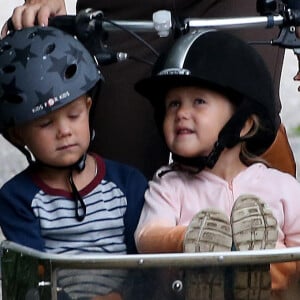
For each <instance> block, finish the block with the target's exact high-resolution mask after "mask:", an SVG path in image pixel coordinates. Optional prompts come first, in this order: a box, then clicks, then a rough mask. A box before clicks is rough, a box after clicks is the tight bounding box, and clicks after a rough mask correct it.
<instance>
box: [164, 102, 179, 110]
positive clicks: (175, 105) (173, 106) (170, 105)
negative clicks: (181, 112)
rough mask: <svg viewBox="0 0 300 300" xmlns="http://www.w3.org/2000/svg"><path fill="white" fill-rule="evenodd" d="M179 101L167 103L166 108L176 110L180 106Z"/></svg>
mask: <svg viewBox="0 0 300 300" xmlns="http://www.w3.org/2000/svg"><path fill="white" fill-rule="evenodd" d="M179 104H180V103H179V101H178V100H171V101H167V102H166V107H167V109H169V108H176V107H178V106H179Z"/></svg>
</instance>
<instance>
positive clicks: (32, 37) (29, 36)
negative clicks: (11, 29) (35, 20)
mask: <svg viewBox="0 0 300 300" xmlns="http://www.w3.org/2000/svg"><path fill="white" fill-rule="evenodd" d="M35 36H36V31H33V32H30V34H29V35H28V39H29V40H32V39H34V37H35Z"/></svg>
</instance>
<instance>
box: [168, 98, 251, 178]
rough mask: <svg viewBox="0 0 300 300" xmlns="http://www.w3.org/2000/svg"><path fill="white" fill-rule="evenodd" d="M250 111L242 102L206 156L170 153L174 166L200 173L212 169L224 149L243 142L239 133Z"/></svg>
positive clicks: (245, 102) (248, 104) (244, 102)
mask: <svg viewBox="0 0 300 300" xmlns="http://www.w3.org/2000/svg"><path fill="white" fill-rule="evenodd" d="M252 111H253V109H252V105H251V104H250V103H249V102H247V101H243V102H242V103H241V104H240V105H239V107H238V108H237V110H236V112H235V113H234V114H233V116H232V117H231V118H230V119H229V120H228V122H227V123H226V124H225V125H224V127H223V128H222V130H221V131H220V133H219V136H218V140H217V141H216V142H215V144H214V146H213V149H212V151H211V152H210V153H209V154H208V155H207V156H197V157H183V156H181V155H178V154H176V153H172V159H173V161H174V162H175V164H176V163H177V164H182V165H185V166H188V167H193V168H196V169H197V172H200V171H202V170H203V169H204V168H206V167H208V168H210V169H212V168H213V167H214V166H215V164H216V162H217V161H218V159H219V157H220V155H221V153H222V151H223V150H224V149H225V148H232V147H234V146H235V145H237V144H238V143H239V142H240V141H242V140H243V138H241V137H240V132H241V130H242V128H243V127H244V124H245V122H246V120H247V119H248V117H249V116H250V115H251V113H252Z"/></svg>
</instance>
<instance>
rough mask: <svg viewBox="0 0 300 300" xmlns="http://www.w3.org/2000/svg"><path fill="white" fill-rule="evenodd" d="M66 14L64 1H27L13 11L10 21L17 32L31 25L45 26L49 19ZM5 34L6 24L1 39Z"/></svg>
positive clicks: (6, 30)
mask: <svg viewBox="0 0 300 300" xmlns="http://www.w3.org/2000/svg"><path fill="white" fill-rule="evenodd" d="M74 1H75V0H74ZM66 13H67V11H66V5H65V1H64V0H27V1H26V2H25V3H24V4H23V5H21V6H18V7H16V8H15V9H14V11H13V14H12V16H11V20H12V23H13V25H14V28H15V29H17V30H19V29H22V28H24V27H30V26H33V25H41V26H47V25H48V19H49V18H50V17H54V16H56V15H65V14H66ZM7 32H8V27H7V22H6V23H5V24H4V26H3V27H2V30H1V37H2V38H3V37H4V36H6V35H7Z"/></svg>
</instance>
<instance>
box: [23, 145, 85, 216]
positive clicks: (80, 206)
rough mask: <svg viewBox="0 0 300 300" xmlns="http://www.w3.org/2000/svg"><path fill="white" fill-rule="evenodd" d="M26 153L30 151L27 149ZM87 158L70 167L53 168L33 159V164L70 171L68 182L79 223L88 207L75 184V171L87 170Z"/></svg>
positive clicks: (82, 157) (55, 167) (83, 156)
mask: <svg viewBox="0 0 300 300" xmlns="http://www.w3.org/2000/svg"><path fill="white" fill-rule="evenodd" d="M25 151H28V150H26V149H25ZM28 152H29V151H28ZM29 155H30V154H29ZM26 157H27V156H26ZM86 158H87V153H84V154H83V155H82V156H81V157H80V158H79V160H78V161H77V162H75V163H74V164H72V165H69V166H53V165H49V164H46V163H44V162H42V161H40V160H36V161H33V160H32V158H31V164H35V165H40V166H45V167H47V168H53V169H57V170H70V173H69V177H68V180H69V183H70V186H71V189H72V197H73V200H74V201H75V216H76V219H77V220H78V221H79V222H81V221H82V220H83V219H84V218H85V216H86V205H85V203H84V201H83V199H82V197H81V195H80V193H79V191H78V189H77V187H76V185H75V183H74V180H73V171H77V172H79V173H80V172H82V171H83V170H84V168H85V162H86Z"/></svg>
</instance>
